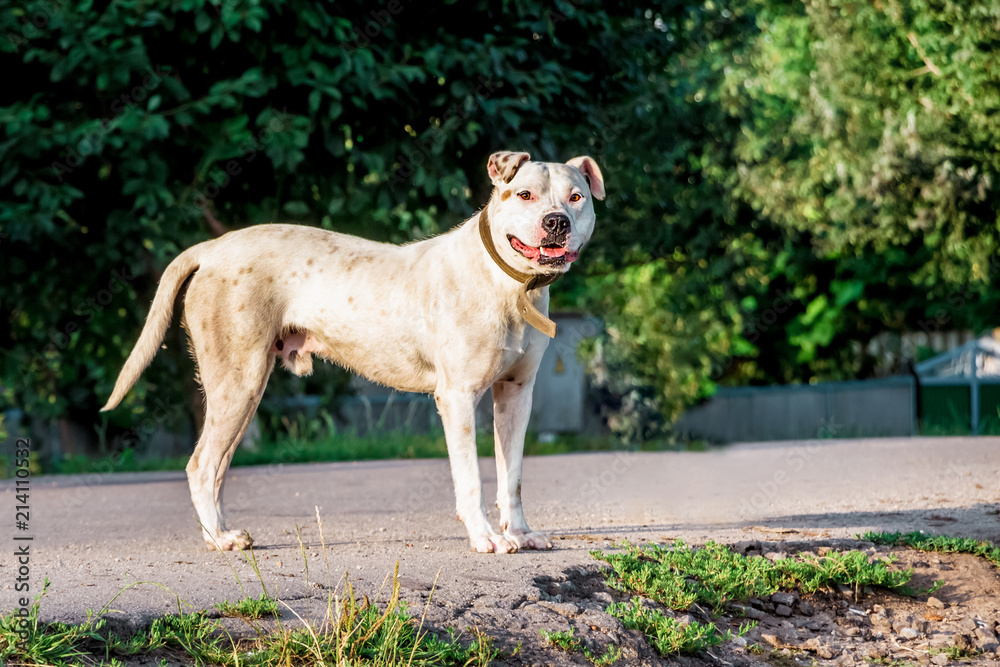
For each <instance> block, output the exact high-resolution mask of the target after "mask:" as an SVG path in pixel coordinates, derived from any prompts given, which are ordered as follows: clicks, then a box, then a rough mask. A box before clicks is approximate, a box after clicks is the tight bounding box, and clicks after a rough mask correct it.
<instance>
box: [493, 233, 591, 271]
mask: <svg viewBox="0 0 1000 667" xmlns="http://www.w3.org/2000/svg"><path fill="white" fill-rule="evenodd" d="M507 238H508V240H510V247H511V248H513V249H514V250H516V251H518V252H519V253H521V254H522V255H523V256H524V257H526V258H527V259H529V260H531V261H533V262H538V263H539V264H541V265H542V266H559V265H562V264H569V263H570V262H574V261H576V259H577V258H578V257H579V256H580V253H579V251H577V250H569V249H568V248H566V246H565V245H560V244H548V245H542V246H539V247H537V248H536V247H535V246H530V245H528V244H527V243H524V242H522V241H521V239H519V238H517V237H516V236H510V235H508V236H507Z"/></svg>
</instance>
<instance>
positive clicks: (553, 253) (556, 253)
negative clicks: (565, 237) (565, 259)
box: [539, 246, 566, 257]
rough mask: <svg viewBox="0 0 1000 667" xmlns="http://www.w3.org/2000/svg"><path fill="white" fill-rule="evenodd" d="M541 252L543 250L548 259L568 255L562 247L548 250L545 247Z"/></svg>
mask: <svg viewBox="0 0 1000 667" xmlns="http://www.w3.org/2000/svg"><path fill="white" fill-rule="evenodd" d="M539 250H541V251H542V254H543V255H545V256H546V257H562V256H563V255H565V254H566V248H560V247H551V248H546V247H545V246H542V247H541V248H539Z"/></svg>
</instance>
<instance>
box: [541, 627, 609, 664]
mask: <svg viewBox="0 0 1000 667" xmlns="http://www.w3.org/2000/svg"><path fill="white" fill-rule="evenodd" d="M542 636H543V637H545V641H546V642H548V644H549V645H550V646H554V647H555V648H559V649H562V650H563V651H580V652H582V653H583V655H584V657H586V658H587V660H589V661H590V662H592V663H593V664H594V665H595V667H608V666H609V665H613V664H614V663H615V662H617V661H618V660H619V659H620V658H621V657H622V650H621V648H619V647H617V646H608V647H607V648H606V649H605V650H604V653H602V654H600V655H597V654H595V653H594V652H593V651H591V650H590V649H589V648H587V647H586V646H584V645H583V642H582V641H581V640H580V638H579V637H577V636H576V628H570V629H569V630H560V631H558V632H550V631H548V630H542Z"/></svg>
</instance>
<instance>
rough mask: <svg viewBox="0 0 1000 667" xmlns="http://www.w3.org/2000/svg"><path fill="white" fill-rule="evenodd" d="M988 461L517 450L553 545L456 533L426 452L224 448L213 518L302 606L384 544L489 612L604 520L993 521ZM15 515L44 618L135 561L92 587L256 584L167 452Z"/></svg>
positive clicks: (734, 536)
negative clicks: (204, 520) (207, 543)
mask: <svg viewBox="0 0 1000 667" xmlns="http://www.w3.org/2000/svg"><path fill="white" fill-rule="evenodd" d="M493 466H494V464H493V462H492V460H487V459H484V460H482V462H481V469H482V474H483V478H484V482H485V485H486V494H487V498H492V497H493V494H494V493H495V484H496V474H495V469H494V467H493ZM998 473H1000V439H998V438H924V439H882V440H845V441H835V440H826V441H809V442H788V443H768V444H752V445H736V446H731V447H728V448H725V449H724V450H721V451H711V452H705V453H636V454H621V453H601V454H579V455H563V456H553V457H545V458H529V459H527V460H526V461H525V472H524V504H525V508H526V512H527V516H528V520H529V522H530V523H531V525H532V527H533V528H535V529H536V530H541V531H543V532H546V533H547V534H548V535H549V536H550V537H553V538H554V542H555V545H556V548H555V549H554V550H553V551H550V552H544V553H536V552H521V553H518V554H514V555H494V554H489V555H480V554H474V553H471V552H470V551H469V550H468V543H467V540H466V538H465V535H464V531H463V528H462V525H461V524H460V523H458V522H457V521H456V520H455V513H454V502H453V495H452V485H451V478H450V474H449V469H448V464H447V462H446V461H444V460H421V461H390V462H363V463H338V464H306V465H288V466H273V467H261V468H237V469H234V470H233V471H231V477H230V480H229V482H228V486H227V488H226V505H227V522H228V524H229V527H231V528H245V529H247V530H249V531H250V533H251V535H252V536H253V538H254V541H255V552H256V555H257V558H258V562H259V564H260V570H261V573H262V576H263V580H264V583H265V584H266V585H267V587H268V589H269V590H270V591H271V592H273V593H277V595H278V596H279V597H281V598H283V599H286V600H288V601H292V602H295V603H296V604H298V605H299V606H302V605H304V604H305V603H306V599H307V594H310V593H311V594H315V593H316V592H317V591H325V589H322V588H319V589H317V588H316V587H315V584H314V582H316V581H319V582H321V583H322V584H326V583H327V582H329V583H331V584H336V583H337V582H338V581H339V580H340V579H341V578H342V577H343V576H344V573H345V572H348V573H349V577H350V579H351V580H352V582H353V583H354V585H355V587H356V589H357V590H358V591H359V592H361V593H368V594H373V593H375V592H376V591H377V589H378V588H379V586H380V585H381V584H382V582H383V581H384V579H385V577H386V575H387V574H389V573H391V571H392V569H393V567H394V566H395V563H396V562H397V561H399V570H400V575H401V579H402V582H403V587H404V592H405V593H406V595H408V596H410V597H412V599H413V600H414V601H415V602H417V603H419V601H420V600H422V599H424V598H425V597H426V591H427V590H428V589H429V588H430V586H431V584H432V582H433V581H434V579H435V576H436V575H437V574H438V572H439V571H440V578H439V580H438V585H437V591H436V593H435V595H434V599H435V602H436V604H439V605H441V609H442V610H443V611H441V614H443V618H444V619H445V621H447V622H450V623H453V624H455V625H456V626H460V625H462V624H463V623H464V622H468V621H469V620H470V619H471V620H473V621H476V622H481V623H486V624H488V623H490V622H497V620H496V619H497V618H500V617H509V616H510V615H511V614H512V611H511V610H512V609H515V608H518V607H519V606H522V605H523V604H524V602H525V601H526V600H527V601H531V600H538V599H539V587H538V585H536V580H538V581H545V580H546V577H551V578H553V579H555V580H557V581H558V580H560V579H565V578H566V577H567V573H570V574H572V573H574V572H576V571H577V569H578V568H581V567H583V568H594V569H596V566H595V562H594V560H593V559H592V558H591V556H590V555H589V554H588V550H590V549H594V548H599V547H603V546H606V545H607V546H610V545H611V543H612V542H611V541H612V540H617V539H620V538H629V539H631V540H648V541H652V542H661V541H664V540H668V539H674V538H683V539H684V540H686V541H689V542H694V543H698V542H703V541H705V540H709V539H713V540H716V541H724V542H737V541H741V540H749V539H758V540H782V539H798V540H802V539H813V538H816V539H819V538H845V537H852V536H853V535H855V534H857V533H859V532H862V531H865V530H868V529H878V530H916V529H921V530H927V531H930V532H937V533H946V534H951V535H962V536H970V537H982V538H988V539H993V540H997V539H998V538H1000V515H998V508H1000V504H998V503H1000V475H998ZM14 495H15V493H14V490H13V485H12V483H11V482H9V481H5V482H2V483H0V498H2V501H3V504H2V507H6V508H7V510H6V512H7V515H8V517H9V521H8V522H7V525H8V526H9V528H8V529H7V536H6V537H4V538H0V539H4V540H5V541H7V548H6V549H5V550H4V551H5V552H6V553H11V552H13V551H14V545H15V542H13V537H14V534H15V533H16V532H17V531H15V530H14V528H13V518H14V505H15V504H16V503H15V498H14ZM316 507H318V508H319V513H320V516H321V517H322V520H323V531H324V538H325V542H326V545H327V551H326V558H327V559H328V563H329V572H330V574H329V575H328V574H327V564H326V562H325V561H324V555H323V553H322V548H321V543H320V534H319V530H318V527H317V521H316ZM297 527H298V530H299V531H300V533H301V539H302V543H303V544H304V551H305V556H306V558H307V559H308V566H309V572H308V581H307V576H306V574H307V573H306V569H305V567H304V560H303V550H302V547H300V544H299V541H298V538H297V537H296V530H297ZM29 532H30V534H31V535H32V536H33V538H34V539H33V541H32V542H30V544H31V564H30V567H31V582H32V586H33V589H34V590H37V589H38V588H39V586H40V584H41V581H42V579H43V578H44V577H48V578H49V579H50V580H51V582H52V585H51V589H50V591H49V594H48V596H47V597H46V599H45V602H44V604H43V617H44V618H45V619H47V620H54V619H58V620H64V621H79V620H81V619H83V618H85V613H86V610H87V609H88V608H92V609H100V608H102V607H103V606H104V605H105V604H107V603H108V602H109V601H111V600H112V599H113V598H114V597H115V596H116V594H118V593H119V592H120V591H121V590H122V588H123V587H125V586H126V585H128V584H131V583H134V582H138V581H145V582H154V583H156V584H160V585H162V588H161V587H159V586H153V585H141V586H136V587H134V588H130V589H128V590H127V591H125V592H124V593H122V594H121V595H120V596H119V597H118V598H117V599H115V601H114V603H113V605H111V606H112V607H113V608H114V609H117V610H120V611H121V612H123V615H121V618H123V619H126V620H128V621H129V622H137V623H142V622H144V620H145V619H148V618H150V617H151V616H154V615H160V614H163V613H165V612H171V611H176V610H177V605H178V601H177V598H178V596H179V598H180V599H182V600H183V601H185V603H186V604H189V605H191V607H192V608H193V609H204V608H208V607H211V606H212V605H213V604H214V603H216V602H220V601H222V600H225V599H229V600H231V601H235V600H237V599H239V598H241V597H242V594H241V592H240V585H239V583H238V581H237V580H238V579H240V580H242V582H243V584H244V586H245V587H246V589H247V592H248V593H250V594H251V595H254V596H256V595H257V594H259V592H260V584H259V583H258V582H257V580H256V576H255V575H254V574H253V572H252V570H251V568H250V567H249V566H248V564H247V563H245V562H243V559H242V558H240V557H239V556H236V555H234V554H232V553H230V554H219V553H215V552H209V551H207V550H206V549H205V547H204V545H203V543H202V541H201V537H200V535H199V529H198V526H197V524H196V521H195V516H194V510H193V507H192V505H191V501H190V498H189V496H188V488H187V483H186V481H185V477H184V473H183V471H177V472H169V473H145V474H130V473H123V474H109V475H92V476H72V477H70V476H66V477H39V478H35V479H33V480H32V492H31V523H30V531H29ZM16 568H17V565H16V563H15V562H14V558H13V557H11V556H6V557H4V558H2V559H0V592H2V596H0V609H3V610H7V609H11V608H13V607H14V606H15V604H16V602H15V600H16V597H15V593H14V590H13V583H14V579H15V576H16ZM168 591H169V592H168ZM323 594H324V595H325V592H324V593H323ZM543 599H544V596H543ZM501 612H502V614H501ZM490 614H492V615H493V616H492V617H491V616H490ZM498 614H499V616H498ZM553 617H554V620H553V622H555V621H560V619H561V617H559V616H558V615H556V614H553ZM491 618H492V621H491ZM560 622H561V621H560ZM543 623H544V622H543ZM515 625H517V624H515ZM520 625H523V626H524V627H522V628H520V630H522V631H523V633H522V634H524V635H525V637H529V636H533V635H537V629H535V628H534V626H532V624H531V623H521V624H520ZM485 629H487V630H489V629H490V628H489V627H486V628H485ZM554 629H558V625H556V626H554ZM513 632H514V634H515V635H517V629H516V628H515V630H514V631H513Z"/></svg>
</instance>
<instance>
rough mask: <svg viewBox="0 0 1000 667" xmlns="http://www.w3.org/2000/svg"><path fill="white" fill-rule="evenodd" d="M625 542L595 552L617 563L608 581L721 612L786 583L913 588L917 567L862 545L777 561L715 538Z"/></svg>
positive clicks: (809, 589)
mask: <svg viewBox="0 0 1000 667" xmlns="http://www.w3.org/2000/svg"><path fill="white" fill-rule="evenodd" d="M620 546H621V548H622V551H620V552H616V553H603V552H600V551H591V552H590V553H591V555H592V556H594V558H597V559H598V560H602V561H604V562H606V563H608V564H609V565H610V566H611V568H610V570H608V571H607V572H606V574H605V576H606V578H607V580H608V583H609V584H610V585H611V586H612V587H613V588H616V589H618V590H620V591H624V592H627V593H637V594H639V595H641V596H643V597H648V598H650V599H652V600H655V601H657V602H659V603H660V604H662V605H664V606H666V607H668V608H670V609H673V610H677V611H680V610H686V609H689V608H690V607H691V606H692V605H694V604H702V605H707V606H708V607H710V608H711V609H712V611H713V612H715V613H720V612H721V611H722V610H723V609H724V608H725V606H726V605H727V604H729V603H731V602H738V601H741V600H746V599H748V598H753V597H766V596H768V595H771V594H772V593H776V592H777V591H779V590H785V589H799V590H801V591H802V592H803V593H814V592H816V591H818V590H820V589H821V588H824V587H828V586H831V585H832V584H844V585H850V586H857V587H861V586H880V587H882V588H887V589H889V590H892V591H895V592H899V593H903V594H912V592H910V591H909V589H907V588H906V583H907V582H908V581H909V580H910V578H911V577H912V575H913V570H912V569H908V570H901V571H893V570H890V569H889V566H890V565H891V564H892V563H893V562H894V561H895V559H894V558H893V557H889V558H885V559H875V560H870V559H869V558H868V555H867V554H865V553H863V552H860V551H849V552H845V553H831V554H830V555H828V556H825V557H823V558H816V557H815V556H811V555H802V556H800V558H798V559H793V558H789V559H786V560H780V561H776V562H772V561H770V560H768V559H766V558H762V557H759V556H758V557H748V556H744V555H742V554H738V553H736V552H734V551H733V550H732V549H730V548H729V547H726V546H724V545H721V544H716V543H715V542H709V543H707V544H706V545H705V546H704V547H703V548H701V549H695V548H692V547H689V546H687V545H686V544H684V542H682V541H680V540H678V541H677V542H675V543H674V544H673V546H671V547H661V546H650V547H646V548H642V547H639V546H636V545H633V544H631V543H628V542H625V543H622V544H621V545H620Z"/></svg>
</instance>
